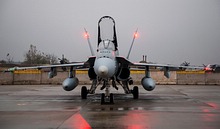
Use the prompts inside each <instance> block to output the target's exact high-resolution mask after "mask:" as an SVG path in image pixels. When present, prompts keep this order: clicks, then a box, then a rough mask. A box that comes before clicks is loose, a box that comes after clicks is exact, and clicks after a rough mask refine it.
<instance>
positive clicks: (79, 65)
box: [6, 63, 85, 72]
mask: <svg viewBox="0 0 220 129" xmlns="http://www.w3.org/2000/svg"><path fill="white" fill-rule="evenodd" d="M84 64H85V63H70V64H58V65H42V66H31V67H14V68H9V69H8V70H6V72H12V71H15V70H27V69H39V70H40V69H44V68H58V67H82V66H84Z"/></svg>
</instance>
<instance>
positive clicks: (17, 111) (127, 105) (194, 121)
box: [0, 86, 220, 129]
mask: <svg viewBox="0 0 220 129" xmlns="http://www.w3.org/2000/svg"><path fill="white" fill-rule="evenodd" d="M80 88H81V87H77V88H76V90H74V91H73V92H65V91H62V89H61V88H60V87H57V86H54V87H48V86H28V87H27V86H0V128H4V129H11V128H12V129H20V128H23V129H29V128H38V129H93V128H94V129H103V128H106V129H111V128H114V129H115V128H116V129H161V128H163V129H177V128H178V129H186V128H193V129H219V127H220V123H219V122H220V108H219V107H220V94H219V93H220V87H219V86H157V89H155V91H153V92H146V91H144V89H143V88H142V87H140V92H141V93H140V99H138V100H134V99H132V95H124V94H122V93H123V91H122V90H121V89H120V90H119V91H113V92H115V93H114V94H115V95H114V98H115V104H113V105H100V94H101V92H102V91H98V92H97V94H96V95H89V96H88V99H87V100H81V97H80ZM16 89H19V90H16Z"/></svg>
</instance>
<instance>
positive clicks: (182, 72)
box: [176, 71, 205, 74]
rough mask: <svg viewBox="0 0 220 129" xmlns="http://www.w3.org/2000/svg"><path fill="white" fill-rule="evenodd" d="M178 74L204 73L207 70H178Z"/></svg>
mask: <svg viewBox="0 0 220 129" xmlns="http://www.w3.org/2000/svg"><path fill="white" fill-rule="evenodd" d="M176 73H177V74H204V73H205V71H177V72H176Z"/></svg>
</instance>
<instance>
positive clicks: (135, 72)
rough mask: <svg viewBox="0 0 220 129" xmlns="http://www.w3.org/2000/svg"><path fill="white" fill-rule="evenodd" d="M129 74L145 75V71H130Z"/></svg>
mask: <svg viewBox="0 0 220 129" xmlns="http://www.w3.org/2000/svg"><path fill="white" fill-rule="evenodd" d="M131 74H145V70H131Z"/></svg>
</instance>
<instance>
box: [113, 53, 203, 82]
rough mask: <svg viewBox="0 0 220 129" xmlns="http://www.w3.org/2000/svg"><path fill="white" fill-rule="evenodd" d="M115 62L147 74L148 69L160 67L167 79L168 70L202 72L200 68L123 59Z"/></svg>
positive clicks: (118, 58) (120, 58) (119, 58)
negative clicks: (141, 70)
mask: <svg viewBox="0 0 220 129" xmlns="http://www.w3.org/2000/svg"><path fill="white" fill-rule="evenodd" d="M116 59H117V61H118V62H119V63H121V64H122V65H124V66H140V67H145V69H146V71H148V72H149V67H161V68H162V69H163V70H164V76H166V77H167V78H169V76H170V74H169V71H170V68H174V69H175V70H185V69H200V70H204V67H200V66H177V65H169V64H154V63H133V62H131V61H129V60H127V59H125V58H124V57H116Z"/></svg>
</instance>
